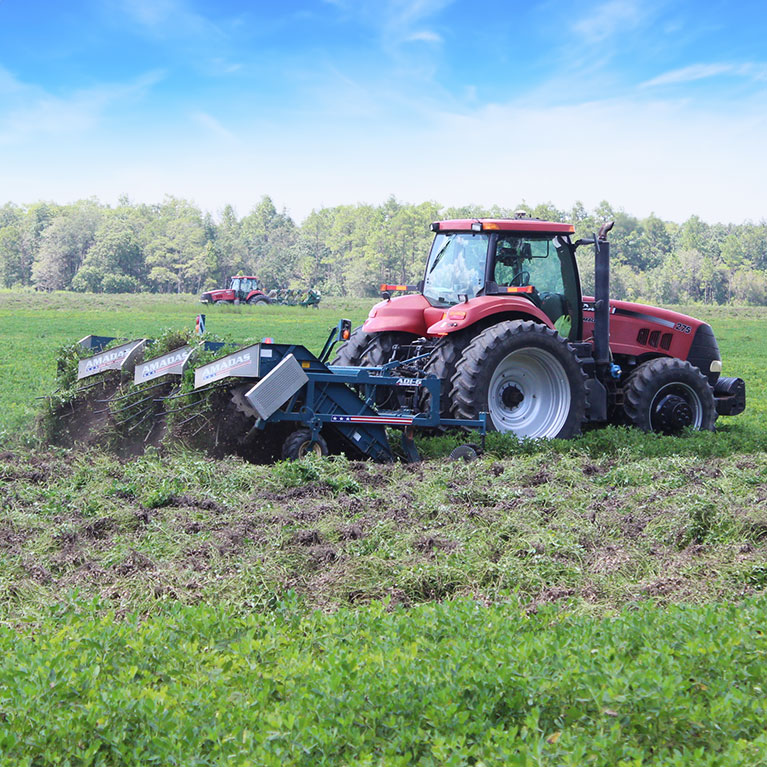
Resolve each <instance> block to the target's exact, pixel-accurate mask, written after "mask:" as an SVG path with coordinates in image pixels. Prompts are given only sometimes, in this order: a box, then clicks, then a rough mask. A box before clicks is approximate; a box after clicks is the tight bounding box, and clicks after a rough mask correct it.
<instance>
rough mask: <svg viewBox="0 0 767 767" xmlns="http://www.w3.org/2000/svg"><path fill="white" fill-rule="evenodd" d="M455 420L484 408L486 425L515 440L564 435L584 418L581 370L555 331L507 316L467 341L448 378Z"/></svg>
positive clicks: (577, 429) (570, 433)
mask: <svg viewBox="0 0 767 767" xmlns="http://www.w3.org/2000/svg"><path fill="white" fill-rule="evenodd" d="M452 398H453V403H454V406H455V413H456V416H457V417H458V418H470V419H476V418H477V417H478V416H479V414H480V413H481V412H483V411H484V412H486V413H487V414H488V416H489V418H488V428H490V429H493V430H495V431H501V432H511V433H513V434H515V435H516V436H517V437H519V438H523V437H526V438H529V439H541V438H548V439H553V438H555V437H557V438H560V439H568V438H570V437H574V436H575V435H577V434H579V433H580V430H581V424H582V423H583V421H584V420H585V417H586V374H585V373H584V372H583V368H582V367H581V365H580V363H579V362H578V359H577V356H576V352H575V349H574V348H573V347H572V346H571V345H570V344H569V343H568V342H567V339H565V338H563V337H562V336H560V335H559V334H558V333H557V332H556V331H555V330H552V329H550V328H547V327H546V326H545V325H539V324H538V323H535V322H529V321H523V320H510V321H506V322H500V323H498V324H497V325H492V326H491V327H489V328H487V329H485V330H483V331H482V332H481V333H480V334H479V335H478V336H476V338H475V339H474V340H473V341H472V342H471V343H470V344H469V346H468V347H467V348H466V350H465V351H464V353H463V356H462V357H461V359H460V361H459V363H458V367H457V373H456V374H455V376H454V377H453V390H452Z"/></svg>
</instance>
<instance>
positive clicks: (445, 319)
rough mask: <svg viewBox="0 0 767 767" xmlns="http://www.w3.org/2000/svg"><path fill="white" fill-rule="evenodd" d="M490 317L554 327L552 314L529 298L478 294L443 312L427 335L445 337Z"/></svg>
mask: <svg viewBox="0 0 767 767" xmlns="http://www.w3.org/2000/svg"><path fill="white" fill-rule="evenodd" d="M488 317H492V318H493V319H494V321H496V322H501V321H502V320H506V319H511V318H514V319H523V320H533V321H534V322H538V323H540V324H542V325H546V327H549V328H553V327H554V325H553V323H552V322H551V320H550V319H549V317H548V316H547V315H546V314H545V313H544V312H543V311H542V310H541V309H539V308H538V307H537V306H535V305H534V304H533V303H531V302H530V301H528V299H526V298H520V297H517V296H478V297H477V298H472V299H470V300H469V301H464V302H463V303H460V304H456V305H455V306H451V307H450V308H449V309H447V310H446V311H443V313H442V317H441V318H440V319H439V320H438V321H437V322H435V323H434V324H432V325H430V326H429V327H428V328H427V329H426V334H427V335H430V336H444V335H446V334H449V333H457V332H458V331H459V330H464V329H465V328H468V327H470V326H472V325H474V324H476V323H477V322H482V321H483V320H485V319H486V318H488Z"/></svg>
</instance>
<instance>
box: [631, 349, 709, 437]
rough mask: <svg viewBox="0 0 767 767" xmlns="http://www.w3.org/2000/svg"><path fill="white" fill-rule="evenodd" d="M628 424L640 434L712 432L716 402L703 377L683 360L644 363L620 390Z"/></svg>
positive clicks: (671, 359)
mask: <svg viewBox="0 0 767 767" xmlns="http://www.w3.org/2000/svg"><path fill="white" fill-rule="evenodd" d="M623 408H624V410H625V412H626V417H627V418H628V421H629V423H631V424H632V425H633V426H636V427H637V428H639V429H642V431H655V432H660V433H662V434H678V433H679V432H680V431H682V429H684V428H686V427H690V428H691V429H694V430H695V431H713V430H714V422H715V421H716V402H715V401H714V392H713V389H712V388H711V387H710V386H709V383H708V380H707V379H706V376H704V375H703V373H701V372H700V370H698V368H696V367H695V366H694V365H691V364H690V363H689V362H687V361H686V360H680V359H676V358H671V357H658V358H657V359H654V360H649V361H648V362H643V363H642V364H641V365H639V367H638V368H637V369H636V370H635V371H634V372H633V373H632V374H631V375H630V376H629V378H628V380H627V381H626V384H625V386H624V387H623Z"/></svg>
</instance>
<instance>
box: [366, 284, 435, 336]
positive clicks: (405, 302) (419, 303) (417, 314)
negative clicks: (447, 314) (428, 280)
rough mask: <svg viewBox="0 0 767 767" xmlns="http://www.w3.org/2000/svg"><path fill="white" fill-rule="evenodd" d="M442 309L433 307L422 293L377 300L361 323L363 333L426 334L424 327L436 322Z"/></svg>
mask: <svg viewBox="0 0 767 767" xmlns="http://www.w3.org/2000/svg"><path fill="white" fill-rule="evenodd" d="M443 314H444V309H441V308H436V307H433V306H432V305H431V304H430V303H429V302H428V301H427V300H426V299H425V298H424V297H423V296H422V295H420V294H412V295H406V296H397V297H396V298H392V299H390V300H388V301H379V303H377V304H376V305H375V306H374V307H373V308H372V309H371V310H370V313H369V314H368V318H367V319H366V320H365V322H364V324H363V325H362V330H363V331H364V332H365V333H384V332H399V333H412V334H413V335H416V336H423V335H425V334H426V328H428V327H429V325H431V324H433V323H434V322H437V320H439V319H440V318H441V317H442V315H443Z"/></svg>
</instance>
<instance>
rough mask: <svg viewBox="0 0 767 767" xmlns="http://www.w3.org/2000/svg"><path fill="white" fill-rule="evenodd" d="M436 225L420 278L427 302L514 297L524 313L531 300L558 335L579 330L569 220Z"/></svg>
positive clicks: (444, 303)
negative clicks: (563, 222) (557, 221)
mask: <svg viewBox="0 0 767 767" xmlns="http://www.w3.org/2000/svg"><path fill="white" fill-rule="evenodd" d="M434 226H435V227H436V235H435V237H434V242H433V243H432V248H431V252H430V255H429V260H428V263H427V265H426V272H425V274H424V280H423V296H424V298H426V300H427V301H428V302H429V304H430V305H431V306H434V307H444V308H448V307H452V306H455V305H456V304H458V303H460V302H465V303H468V302H469V301H470V300H471V299H477V298H481V297H486V298H490V297H501V296H503V297H506V298H514V299H516V300H515V301H513V304H518V305H520V306H521V309H522V310H523V313H524V309H525V304H527V306H528V307H529V305H530V304H532V305H533V307H535V308H536V309H538V310H539V311H540V312H542V313H543V315H545V317H546V318H548V320H549V323H550V324H551V325H552V326H554V327H556V329H557V330H558V331H559V333H560V334H561V335H563V336H566V337H570V338H571V339H575V338H577V337H578V336H579V334H580V328H581V317H580V311H581V295H580V284H579V280H578V271H577V268H576V264H575V255H574V250H573V245H572V243H571V241H570V236H569V235H570V233H571V232H572V227H571V226H569V225H565V224H556V223H549V222H543V221H533V220H529V219H520V220H517V219H513V220H508V221H473V222H471V221H466V222H464V221H443V222H439V223H437V224H435V225H434ZM472 303H476V302H472ZM534 314H535V315H538V312H535V313H534ZM549 323H547V324H549Z"/></svg>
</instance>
